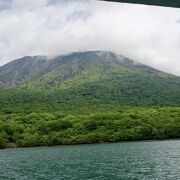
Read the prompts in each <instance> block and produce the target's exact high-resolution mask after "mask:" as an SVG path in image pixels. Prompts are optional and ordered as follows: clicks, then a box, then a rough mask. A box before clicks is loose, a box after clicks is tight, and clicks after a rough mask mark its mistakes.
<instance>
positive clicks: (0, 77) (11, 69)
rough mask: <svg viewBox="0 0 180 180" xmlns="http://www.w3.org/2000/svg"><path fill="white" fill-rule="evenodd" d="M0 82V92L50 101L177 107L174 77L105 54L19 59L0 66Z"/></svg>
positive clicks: (179, 82)
mask: <svg viewBox="0 0 180 180" xmlns="http://www.w3.org/2000/svg"><path fill="white" fill-rule="evenodd" d="M0 82H1V83H0V85H1V87H2V88H7V87H8V88H10V87H11V88H12V87H16V88H21V90H23V91H24V92H26V91H27V92H28V91H30V92H33V91H36V92H37V91H39V92H43V93H39V94H44V93H45V92H48V97H49V98H50V99H52V101H54V102H61V101H63V102H67V101H68V100H71V101H73V100H75V99H76V101H83V102H87V101H88V102H89V101H90V102H92V103H93V102H96V103H117V104H120V105H131V106H179V105H180V100H179V96H180V77H177V76H174V75H170V74H168V73H164V72H161V71H159V70H156V69H154V68H151V67H149V66H146V65H143V64H141V63H138V62H135V61H133V60H130V59H128V58H126V57H123V56H120V55H117V54H115V53H112V52H106V51H87V52H75V53H71V54H68V55H63V56H58V57H56V58H53V59H50V60H47V58H46V57H44V56H35V57H29V56H28V57H24V58H21V59H18V60H15V61H13V62H10V63H8V64H6V65H4V66H2V67H1V68H0ZM38 96H39V95H38ZM48 97H47V95H46V97H44V98H48ZM41 99H43V97H41Z"/></svg>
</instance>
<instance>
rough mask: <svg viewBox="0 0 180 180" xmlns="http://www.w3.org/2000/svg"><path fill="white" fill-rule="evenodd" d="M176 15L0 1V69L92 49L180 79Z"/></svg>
mask: <svg viewBox="0 0 180 180" xmlns="http://www.w3.org/2000/svg"><path fill="white" fill-rule="evenodd" d="M179 13H180V9H176V8H163V7H154V6H144V5H131V4H121V3H111V2H103V1H95V0H73V1H72V0H38V1H37V0H28V1H24V0H8V1H5V0H0V22H1V24H0V64H1V65H2V64H4V63H6V62H9V61H10V60H13V59H15V58H19V57H22V56H25V55H38V54H40V55H47V56H54V55H60V54H66V53H69V52H72V51H78V50H79V51H86V50H96V49H98V50H110V51H114V52H116V53H119V54H122V55H124V56H127V57H129V58H132V59H134V60H136V61H139V62H141V63H144V64H147V65H150V66H153V67H155V68H157V69H160V70H163V71H167V72H170V73H173V74H176V75H180V53H179V52H180V25H179Z"/></svg>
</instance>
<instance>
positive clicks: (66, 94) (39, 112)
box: [0, 51, 180, 148]
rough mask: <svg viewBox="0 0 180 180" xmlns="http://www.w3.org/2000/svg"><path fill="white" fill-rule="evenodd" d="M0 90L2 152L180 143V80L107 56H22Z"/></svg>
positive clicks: (3, 71) (0, 75)
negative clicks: (108, 144)
mask: <svg viewBox="0 0 180 180" xmlns="http://www.w3.org/2000/svg"><path fill="white" fill-rule="evenodd" d="M35 70H37V71H35ZM0 87H1V88H0V148H6V147H30V146H52V145H65V144H84V143H103V142H119V141H135V140H150V139H169V138H180V98H179V97H180V78H179V77H177V76H174V75H171V74H168V73H164V72H161V71H158V70H155V69H153V68H151V67H148V66H145V65H143V64H140V63H134V61H132V60H129V59H127V58H124V57H119V56H117V55H115V54H113V53H110V52H97V51H95V52H84V53H81V52H79V53H72V54H70V55H67V56H60V57H57V58H55V59H54V60H51V61H46V60H44V57H43V58H42V59H40V58H38V59H37V57H24V58H22V59H19V60H16V61H14V62H11V63H9V64H7V65H4V66H3V67H1V68H0Z"/></svg>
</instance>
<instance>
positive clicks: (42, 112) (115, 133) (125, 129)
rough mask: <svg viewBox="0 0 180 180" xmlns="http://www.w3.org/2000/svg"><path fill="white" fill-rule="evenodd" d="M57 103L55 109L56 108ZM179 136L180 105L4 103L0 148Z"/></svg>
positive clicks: (0, 117) (0, 121) (0, 119)
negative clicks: (179, 106) (34, 104)
mask: <svg viewBox="0 0 180 180" xmlns="http://www.w3.org/2000/svg"><path fill="white" fill-rule="evenodd" d="M55 106H56V108H55ZM179 137H180V108H178V107H164V108H163V107H161V108H158V107H154V108H152V107H151V108H150V107H146V108H145V107H130V106H120V105H117V104H114V105H112V104H111V105H108V104H99V105H98V104H96V105H95V104H91V103H89V104H87V103H86V105H84V104H79V105H78V103H77V102H76V104H75V102H72V103H69V104H66V103H64V105H63V104H62V106H60V105H59V106H58V104H49V105H48V106H47V104H46V106H45V105H43V104H41V103H40V104H38V103H37V104H36V106H35V107H33V104H29V105H28V104H25V103H23V104H18V103H17V104H16V105H13V104H12V106H10V105H7V106H6V105H4V107H3V106H1V115H0V148H7V147H32V146H52V145H66V144H84V143H103V142H119V141H135V140H150V139H169V138H179Z"/></svg>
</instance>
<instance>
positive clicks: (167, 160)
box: [0, 140, 180, 180]
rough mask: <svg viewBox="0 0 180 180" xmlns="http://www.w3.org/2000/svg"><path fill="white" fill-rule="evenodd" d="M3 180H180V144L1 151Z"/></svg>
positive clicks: (160, 143)
mask: <svg viewBox="0 0 180 180" xmlns="http://www.w3.org/2000/svg"><path fill="white" fill-rule="evenodd" d="M0 179H2V180H6V179H7V180H8V179H18V180H26V179H27V180H31V179H32V180H35V179H38V180H39V179H40V180H41V179H42V180H46V179H48V180H49V179H50V180H52V179H54V180H58V179H82V180H84V179H103V180H106V179H107V180H109V179H122V180H123V179H125V180H126V179H127V180H131V179H133V180H136V179H137V180H138V179H140V180H143V179H144V180H147V179H151V180H152V179H158V180H178V179H180V140H172V141H170V140H169V141H144V142H143V141H141V142H128V143H113V144H94V145H74V146H56V147H38V148H19V149H4V150H0Z"/></svg>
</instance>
